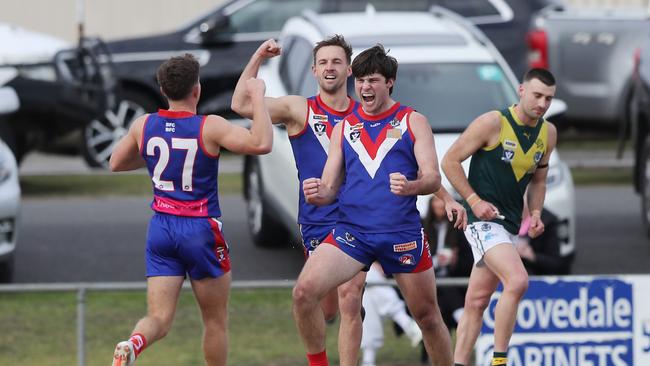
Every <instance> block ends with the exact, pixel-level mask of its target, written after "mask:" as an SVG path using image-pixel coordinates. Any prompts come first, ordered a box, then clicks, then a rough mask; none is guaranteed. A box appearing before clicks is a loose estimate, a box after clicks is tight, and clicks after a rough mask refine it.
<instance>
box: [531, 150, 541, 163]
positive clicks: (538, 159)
mask: <svg viewBox="0 0 650 366" xmlns="http://www.w3.org/2000/svg"><path fill="white" fill-rule="evenodd" d="M542 156H544V153H542V152H541V151H538V152H536V153H535V155H534V156H533V160H534V161H535V164H537V163H539V161H540V160H542Z"/></svg>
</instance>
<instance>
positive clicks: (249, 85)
mask: <svg viewBox="0 0 650 366" xmlns="http://www.w3.org/2000/svg"><path fill="white" fill-rule="evenodd" d="M246 92H247V93H248V95H249V96H250V97H254V96H264V93H265V92H266V84H264V80H262V79H258V78H250V79H248V80H246Z"/></svg>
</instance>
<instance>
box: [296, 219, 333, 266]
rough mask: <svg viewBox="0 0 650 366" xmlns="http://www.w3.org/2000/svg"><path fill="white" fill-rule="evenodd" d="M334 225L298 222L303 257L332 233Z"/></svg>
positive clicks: (307, 255) (308, 254) (306, 256)
mask: <svg viewBox="0 0 650 366" xmlns="http://www.w3.org/2000/svg"><path fill="white" fill-rule="evenodd" d="M332 230H334V225H305V224H300V236H301V237H302V246H303V252H304V253H305V259H307V258H309V256H310V255H311V253H312V252H313V251H314V250H316V247H317V246H318V245H319V244H320V243H321V242H322V241H323V240H325V238H326V237H327V236H328V235H329V234H331V233H332Z"/></svg>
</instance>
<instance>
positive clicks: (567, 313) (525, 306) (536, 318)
mask: <svg viewBox="0 0 650 366" xmlns="http://www.w3.org/2000/svg"><path fill="white" fill-rule="evenodd" d="M501 292H502V287H501V285H499V288H498V289H497V291H496V292H495V294H496V296H495V297H493V298H492V300H491V301H490V304H489V307H488V310H487V311H486V313H485V315H484V317H483V320H484V321H483V328H482V332H483V333H494V309H495V307H496V304H497V300H498V297H499V296H500V294H501ZM633 310H634V309H633V301H632V285H631V284H628V283H625V282H623V281H620V280H616V279H594V280H593V281H590V282H581V281H556V282H547V281H543V280H534V281H531V282H530V285H529V287H528V291H527V292H526V295H525V297H524V298H523V299H522V300H521V302H520V303H519V310H518V312H517V323H516V325H515V333H531V334H532V333H548V332H562V333H567V332H621V331H624V332H632V331H633V324H634V323H633V313H634V312H633Z"/></svg>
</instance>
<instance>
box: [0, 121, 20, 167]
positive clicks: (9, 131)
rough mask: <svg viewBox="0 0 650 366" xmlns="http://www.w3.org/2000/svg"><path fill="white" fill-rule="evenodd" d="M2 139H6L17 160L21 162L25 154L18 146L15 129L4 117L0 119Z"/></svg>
mask: <svg viewBox="0 0 650 366" xmlns="http://www.w3.org/2000/svg"><path fill="white" fill-rule="evenodd" d="M0 139H2V141H4V143H5V144H7V146H9V149H11V152H12V153H14V157H15V158H16V162H18V163H20V161H21V160H22V158H23V156H24V154H23V153H22V151H20V149H19V148H18V141H17V137H16V133H15V132H14V129H13V128H11V126H10V125H9V122H8V121H6V120H3V119H0Z"/></svg>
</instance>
